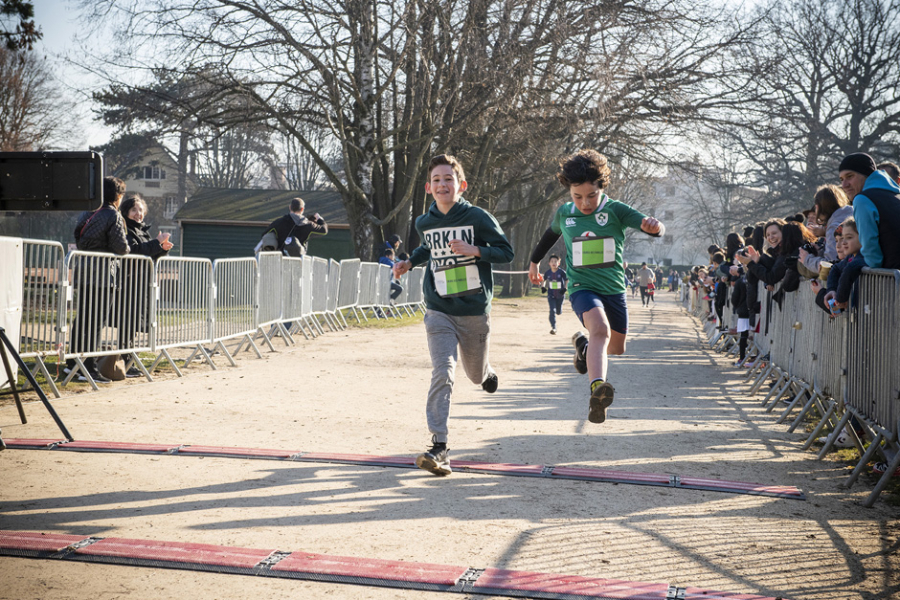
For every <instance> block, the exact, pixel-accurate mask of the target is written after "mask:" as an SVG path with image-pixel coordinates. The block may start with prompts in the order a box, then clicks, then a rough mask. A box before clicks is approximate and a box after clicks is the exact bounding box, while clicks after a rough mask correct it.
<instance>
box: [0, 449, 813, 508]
mask: <svg viewBox="0 0 900 600" xmlns="http://www.w3.org/2000/svg"><path fill="white" fill-rule="evenodd" d="M6 445H7V447H8V448H9V449H12V450H15V449H19V450H74V451H80V452H126V453H132V452H134V453H159V454H183V455H185V456H219V457H224V458H262V459H273V460H293V461H301V462H315V463H338V464H349V465H364V466H379V467H399V468H407V469H411V468H415V461H414V460H413V459H412V458H411V457H406V456H372V455H367V454H340V453H333V452H301V451H299V450H265V449H260V448H230V447H225V446H190V445H174V444H138V443H130V442H88V441H77V442H67V441H65V440H30V439H7V440H6ZM450 466H451V467H452V468H453V469H456V470H459V471H464V472H472V473H488V474H496V475H510V476H517V477H544V478H549V479H576V480H582V481H600V482H612V483H629V484H636V485H655V486H660V487H675V488H684V489H694V490H706V491H713V492H729V493H733V494H751V495H756V496H773V497H776V498H792V499H795V500H805V499H806V497H805V496H804V494H803V492H802V491H800V489H799V488H797V487H794V486H787V485H786V486H780V485H762V484H759V483H748V482H743V481H725V480H721V479H706V478H701V477H678V476H673V475H664V474H658V473H630V472H628V471H611V470H608V469H591V468H585V467H551V466H544V465H518V464H508V463H488V462H481V461H466V460H453V461H450Z"/></svg>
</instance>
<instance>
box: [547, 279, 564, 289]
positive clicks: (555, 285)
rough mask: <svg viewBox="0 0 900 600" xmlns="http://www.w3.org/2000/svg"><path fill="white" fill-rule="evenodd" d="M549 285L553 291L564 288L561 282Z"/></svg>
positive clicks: (553, 282) (552, 282)
mask: <svg viewBox="0 0 900 600" xmlns="http://www.w3.org/2000/svg"><path fill="white" fill-rule="evenodd" d="M549 283H550V289H551V290H558V289H561V288H562V283H561V282H559V281H551V282H549Z"/></svg>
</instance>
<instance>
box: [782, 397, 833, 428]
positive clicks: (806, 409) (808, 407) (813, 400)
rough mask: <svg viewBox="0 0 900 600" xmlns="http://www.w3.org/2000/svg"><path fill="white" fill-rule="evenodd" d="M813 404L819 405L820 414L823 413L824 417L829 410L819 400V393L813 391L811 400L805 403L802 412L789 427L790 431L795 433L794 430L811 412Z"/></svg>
mask: <svg viewBox="0 0 900 600" xmlns="http://www.w3.org/2000/svg"><path fill="white" fill-rule="evenodd" d="M813 406H818V408H819V414H820V415H823V418H824V415H825V414H826V412H827V411H826V410H825V407H824V406H822V404H821V403H820V402H819V396H818V394H816V393H811V394H810V395H809V400H808V401H807V402H806V404H804V405H803V409H802V410H801V411H800V414H799V415H797V416H796V417H795V418H794V420H793V421H792V422H791V426H790V427H788V433H794V430H795V429H797V427H799V426H800V423H802V422H803V419H805V418H806V415H807V414H809V411H810V410H812V407H813ZM829 414H830V413H829Z"/></svg>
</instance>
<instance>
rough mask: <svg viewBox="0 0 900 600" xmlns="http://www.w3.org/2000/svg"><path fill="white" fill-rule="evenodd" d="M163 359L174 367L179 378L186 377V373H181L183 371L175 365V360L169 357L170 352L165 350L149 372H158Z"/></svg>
mask: <svg viewBox="0 0 900 600" xmlns="http://www.w3.org/2000/svg"><path fill="white" fill-rule="evenodd" d="M163 357H165V359H166V360H168V361H169V365H171V366H172V369H174V370H175V374H176V375H178V376H179V377H184V373H182V372H181V369H179V368H178V365H176V364H175V360H174V359H173V358H172V357H171V356H170V355H169V351H168V350H166V349H165V348H163V349H162V351H160V353H159V356H157V357H156V360H154V361H153V364H152V365H150V369H149V371H150V372H151V373H152V372H153V371H154V370H156V367H157V366H158V365H159V363H160V361H162V359H163Z"/></svg>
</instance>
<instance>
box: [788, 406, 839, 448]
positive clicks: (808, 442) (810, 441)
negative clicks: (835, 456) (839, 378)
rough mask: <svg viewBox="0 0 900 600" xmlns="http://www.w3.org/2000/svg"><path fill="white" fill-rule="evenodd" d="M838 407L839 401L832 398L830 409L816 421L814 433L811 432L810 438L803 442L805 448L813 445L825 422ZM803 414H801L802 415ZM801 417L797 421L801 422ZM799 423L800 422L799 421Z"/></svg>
mask: <svg viewBox="0 0 900 600" xmlns="http://www.w3.org/2000/svg"><path fill="white" fill-rule="evenodd" d="M836 408H837V402H835V401H834V400H832V401H831V402H829V404H828V409H827V410H826V411H825V412H824V413H823V414H822V418H821V419H819V422H818V423H816V426H815V427H814V428H813V430H812V433H811V434H809V438H807V440H806V443H805V444H803V449H804V450H809V448H810V446H812V444H813V442H814V441H815V440H816V438H817V437H819V434H820V433H822V429H824V428H825V423H827V422H828V420H829V419H830V418H831V415H833V414H834V411H835V409H836ZM802 416H803V415H802V414H801V417H802ZM799 420H800V419H799V418H798V419H797V421H795V422H799ZM798 424H799V423H798Z"/></svg>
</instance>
